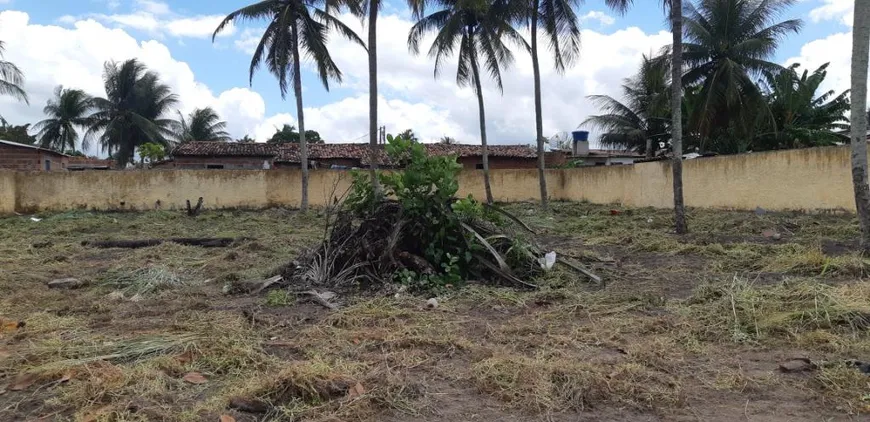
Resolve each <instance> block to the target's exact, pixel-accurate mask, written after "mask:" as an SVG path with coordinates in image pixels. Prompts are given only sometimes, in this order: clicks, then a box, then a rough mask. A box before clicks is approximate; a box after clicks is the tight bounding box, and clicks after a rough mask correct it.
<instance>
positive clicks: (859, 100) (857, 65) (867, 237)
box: [849, 0, 870, 253]
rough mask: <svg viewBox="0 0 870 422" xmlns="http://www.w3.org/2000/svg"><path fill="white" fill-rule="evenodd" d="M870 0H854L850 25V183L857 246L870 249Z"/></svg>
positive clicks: (868, 250) (865, 250)
mask: <svg viewBox="0 0 870 422" xmlns="http://www.w3.org/2000/svg"><path fill="white" fill-rule="evenodd" d="M868 44H870V0H855V18H854V22H853V24H852V90H851V91H852V110H851V113H850V119H849V121H850V122H851V123H852V130H851V137H852V186H853V188H854V189H855V205H856V208H857V210H858V222H859V225H860V226H861V249H862V250H863V251H864V252H865V253H867V252H870V185H868V182H867V118H868V116H867V113H866V112H865V110H867V66H868V55H870V45H868Z"/></svg>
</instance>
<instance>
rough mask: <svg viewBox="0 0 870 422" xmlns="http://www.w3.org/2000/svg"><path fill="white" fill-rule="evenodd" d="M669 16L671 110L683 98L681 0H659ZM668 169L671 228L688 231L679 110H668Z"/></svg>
mask: <svg viewBox="0 0 870 422" xmlns="http://www.w3.org/2000/svg"><path fill="white" fill-rule="evenodd" d="M604 3H605V4H607V6H609V7H611V8H613V9H615V10H616V11H618V12H620V13H625V12H626V11H627V10H628V8H629V7H630V6H631V5H632V3H633V0H604ZM662 3H663V5H664V6H665V8H666V9H670V16H671V19H670V21H671V37H672V39H673V43H672V45H671V110H680V109H681V106H682V99H683V84H682V76H683V14H682V10H683V0H662ZM671 150H672V151H673V159H672V161H671V170H672V172H673V181H674V228H675V229H676V232H677V233H678V234H684V233H687V232H688V231H689V228H688V226H687V225H686V207H685V204H684V201H683V114H682V113H671Z"/></svg>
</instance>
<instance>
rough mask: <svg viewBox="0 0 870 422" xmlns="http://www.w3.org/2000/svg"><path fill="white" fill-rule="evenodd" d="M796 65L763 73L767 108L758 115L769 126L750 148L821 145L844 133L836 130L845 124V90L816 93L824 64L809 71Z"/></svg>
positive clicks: (825, 67)
mask: <svg viewBox="0 0 870 422" xmlns="http://www.w3.org/2000/svg"><path fill="white" fill-rule="evenodd" d="M799 67H800V65H798V64H793V65H791V66H789V67H788V68H786V69H782V70H780V71H778V72H765V73H764V78H763V83H762V91H763V93H764V96H765V100H766V108H767V112H766V113H759V116H762V117H761V119H762V124H763V125H765V126H767V127H768V128H769V129H768V130H767V131H765V132H764V133H762V134H760V135H759V136H758V137H757V138H756V139H755V142H754V145H753V150H755V151H759V150H769V149H785V148H802V147H811V146H824V145H834V144H835V143H837V142H842V141H845V136H843V135H841V134H839V133H837V132H838V131H842V130H844V129H846V128H848V120H847V119H846V112H847V111H848V110H849V95H848V91H844V92H842V93H840V94H839V95H836V96H835V92H834V91H833V90H831V91H827V92H823V93H821V94H820V95H816V91H818V89H819V86H820V85H821V84H822V82H824V80H825V77H826V76H827V68H828V64H827V63H826V64H824V65H822V66H820V67H819V68H818V69H816V70H815V71H813V73H812V74H810V73H809V71H808V70H804V71H803V73H802V74H798V72H797V70H798V68H799ZM765 123H766V124H765Z"/></svg>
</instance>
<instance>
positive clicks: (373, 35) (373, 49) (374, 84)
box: [368, 0, 381, 198]
mask: <svg viewBox="0 0 870 422" xmlns="http://www.w3.org/2000/svg"><path fill="white" fill-rule="evenodd" d="M379 5H380V3H379V1H378V0H369V42H368V48H369V160H370V161H371V163H370V164H369V177H371V179H372V190H373V191H374V193H375V198H380V197H381V184H380V181H379V180H378V159H377V157H378V41H377V39H378V38H377V37H378V36H377V22H378V6H379Z"/></svg>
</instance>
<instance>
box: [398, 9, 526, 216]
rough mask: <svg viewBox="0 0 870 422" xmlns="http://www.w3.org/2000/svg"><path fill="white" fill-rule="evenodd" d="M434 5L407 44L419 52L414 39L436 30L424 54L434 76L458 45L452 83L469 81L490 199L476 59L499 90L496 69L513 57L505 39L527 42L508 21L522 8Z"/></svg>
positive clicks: (483, 122)
mask: <svg viewBox="0 0 870 422" xmlns="http://www.w3.org/2000/svg"><path fill="white" fill-rule="evenodd" d="M437 4H438V6H440V8H441V10H438V11H436V12H434V13H432V14H430V15H428V16H424V17H423V18H421V19H420V20H419V21H417V23H415V24H414V26H412V27H411V32H410V33H409V34H408V48H409V49H410V50H411V52H412V53H414V54H419V53H420V41H422V39H423V37H424V36H425V35H426V34H427V33H429V32H436V36H435V40H434V41H433V42H432V46H431V47H430V48H429V53H428V54H429V57H432V58H434V59H435V77H438V74H439V72H440V71H441V67H442V66H443V64H444V60H445V59H446V58H447V57H449V56H450V55H452V54H453V52H454V51H456V50H457V48H458V53H457V54H458V56H459V63H458V66H457V69H456V83H457V84H458V85H459V86H461V87H466V86H471V88H472V90H473V91H474V93H475V94H476V95H477V106H478V110H479V112H480V143H481V150H482V151H481V155H482V157H483V181H484V182H483V183H484V188H485V190H486V201H487V202H488V203H490V204H491V203H492V202H493V197H492V188H491V186H490V183H489V156H488V153H487V145H486V112H485V109H484V105H483V89H482V88H481V75H480V65H481V61H482V62H483V63H482V64H483V65H485V66H486V70H487V71H488V72H489V75H490V77H491V78H492V79H493V80H494V81H495V83H496V86H498V89H499V91H501V90H503V87H502V81H501V71H502V69H504V68H506V67H507V66H509V65H510V64H511V63H512V62H513V59H514V58H513V53H512V52H511V50H510V49H509V48H508V46H507V44H505V40H507V41H509V42H511V43H513V44H516V45H518V46H520V47H522V48H524V49H526V51H529V46H528V44H527V43H526V42H525V40H524V39H523V37H522V36H521V35H520V34H519V32H517V30H516V29H514V28H513V27H512V26H511V23H512V22H514V21H516V20H517V18H519V17H520V16H521V13H522V10H521V9H518V8H516V7H515V5H512V4H511V3H510V2H509V1H506V0H496V1H495V2H494V3H490V2H489V1H487V0H438V2H437Z"/></svg>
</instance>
